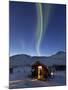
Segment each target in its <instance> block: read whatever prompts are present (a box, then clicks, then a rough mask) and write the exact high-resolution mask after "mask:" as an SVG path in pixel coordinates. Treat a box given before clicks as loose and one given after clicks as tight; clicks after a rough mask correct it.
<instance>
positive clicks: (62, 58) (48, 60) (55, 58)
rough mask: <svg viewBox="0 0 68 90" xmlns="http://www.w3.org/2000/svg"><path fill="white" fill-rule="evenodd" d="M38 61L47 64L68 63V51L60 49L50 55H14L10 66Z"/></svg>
mask: <svg viewBox="0 0 68 90" xmlns="http://www.w3.org/2000/svg"><path fill="white" fill-rule="evenodd" d="M36 61H40V62H41V63H44V64H46V65H53V64H56V65H65V64H66V53H65V52H62V51H60V52H57V53H56V54H54V55H52V56H49V57H45V56H42V57H41V56H40V57H39V56H34V57H31V56H29V55H25V54H20V55H14V56H12V57H10V67H14V66H26V65H32V64H33V63H35V62H36Z"/></svg>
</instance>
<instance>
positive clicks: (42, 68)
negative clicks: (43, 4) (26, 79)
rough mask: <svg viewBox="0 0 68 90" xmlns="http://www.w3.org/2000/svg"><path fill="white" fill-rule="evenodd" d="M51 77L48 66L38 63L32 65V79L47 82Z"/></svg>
mask: <svg viewBox="0 0 68 90" xmlns="http://www.w3.org/2000/svg"><path fill="white" fill-rule="evenodd" d="M48 76H49V70H48V68H47V66H46V65H44V64H42V63H40V62H39V61H36V62H35V63H34V64H33V65H32V77H33V78H34V79H38V80H45V79H47V78H48Z"/></svg>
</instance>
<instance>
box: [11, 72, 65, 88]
mask: <svg viewBox="0 0 68 90" xmlns="http://www.w3.org/2000/svg"><path fill="white" fill-rule="evenodd" d="M62 85H66V72H65V71H56V72H55V73H54V78H53V79H51V78H50V79H48V80H46V81H45V80H44V81H40V80H37V79H33V78H29V77H28V76H27V74H26V75H25V73H22V72H17V73H16V72H15V73H13V74H10V82H9V88H32V87H47V86H62Z"/></svg>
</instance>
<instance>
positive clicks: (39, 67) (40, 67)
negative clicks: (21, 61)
mask: <svg viewBox="0 0 68 90" xmlns="http://www.w3.org/2000/svg"><path fill="white" fill-rule="evenodd" d="M40 70H42V66H38V79H40V78H41V75H40Z"/></svg>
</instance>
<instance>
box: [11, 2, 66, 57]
mask: <svg viewBox="0 0 68 90" xmlns="http://www.w3.org/2000/svg"><path fill="white" fill-rule="evenodd" d="M41 6H42V7H41ZM37 8H38V9H39V10H38V11H37ZM40 12H41V13H40ZM39 13H40V14H39ZM41 15H42V16H41ZM9 19H10V21H9V25H10V35H9V36H10V56H12V55H16V54H27V55H31V56H37V55H38V54H37V51H38V52H39V55H40V56H48V55H52V54H54V53H56V52H58V51H65V46H66V44H65V43H66V42H65V41H66V40H65V39H66V35H65V34H66V6H65V5H60V4H45V3H43V4H40V5H38V3H28V2H13V1H10V2H9ZM42 23H43V24H42ZM42 27H43V28H42ZM40 28H41V29H40ZM40 31H41V32H40ZM37 33H38V35H37ZM37 36H38V37H37ZM37 49H38V50H37Z"/></svg>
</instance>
